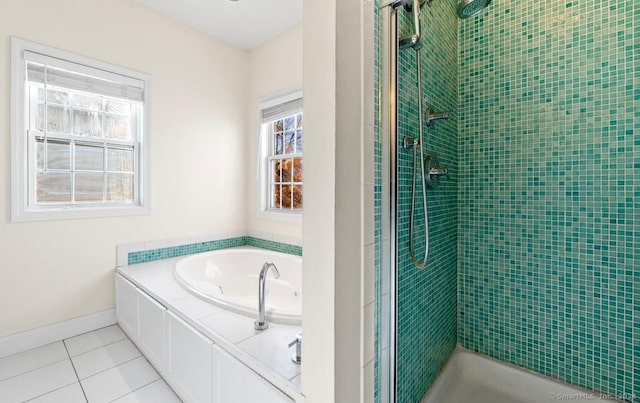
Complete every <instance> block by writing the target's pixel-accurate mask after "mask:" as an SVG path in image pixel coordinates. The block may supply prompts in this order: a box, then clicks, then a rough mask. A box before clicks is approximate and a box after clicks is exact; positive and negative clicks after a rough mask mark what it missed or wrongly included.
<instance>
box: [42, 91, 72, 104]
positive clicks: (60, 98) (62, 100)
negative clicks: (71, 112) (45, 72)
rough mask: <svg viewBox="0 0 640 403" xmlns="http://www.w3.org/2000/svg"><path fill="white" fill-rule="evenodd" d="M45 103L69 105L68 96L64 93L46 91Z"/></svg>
mask: <svg viewBox="0 0 640 403" xmlns="http://www.w3.org/2000/svg"><path fill="white" fill-rule="evenodd" d="M43 91H44V90H43ZM47 101H48V102H53V103H54V104H61V105H69V94H68V93H67V92H64V91H57V90H47Z"/></svg>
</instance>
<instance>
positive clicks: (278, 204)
mask: <svg viewBox="0 0 640 403" xmlns="http://www.w3.org/2000/svg"><path fill="white" fill-rule="evenodd" d="M282 187H283V186H282V185H275V186H274V187H273V207H275V208H282V197H281V196H282V190H283V189H282Z"/></svg>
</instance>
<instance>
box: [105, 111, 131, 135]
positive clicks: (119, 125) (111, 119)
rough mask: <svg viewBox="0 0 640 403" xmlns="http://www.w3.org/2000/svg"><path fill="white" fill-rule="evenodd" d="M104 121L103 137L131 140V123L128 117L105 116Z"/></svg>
mask: <svg viewBox="0 0 640 403" xmlns="http://www.w3.org/2000/svg"><path fill="white" fill-rule="evenodd" d="M104 119H105V120H104V131H105V137H107V138H110V139H118V140H129V139H130V138H131V123H130V122H131V121H130V119H129V118H128V117H126V116H114V115H105V117H104Z"/></svg>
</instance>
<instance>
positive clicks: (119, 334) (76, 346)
mask: <svg viewBox="0 0 640 403" xmlns="http://www.w3.org/2000/svg"><path fill="white" fill-rule="evenodd" d="M126 338H127V336H126V335H125V334H124V332H123V331H122V330H121V329H120V327H118V325H113V326H108V327H104V328H102V329H98V330H95V331H93V332H89V333H85V334H81V335H80V336H76V337H72V338H70V339H66V340H65V341H64V343H65V345H66V346H67V350H69V355H71V356H72V357H73V356H74V355H78V354H82V353H85V352H87V351H90V350H93V349H95V348H98V347H102V346H106V345H107V344H111V343H115V342H116V341H120V340H123V339H126Z"/></svg>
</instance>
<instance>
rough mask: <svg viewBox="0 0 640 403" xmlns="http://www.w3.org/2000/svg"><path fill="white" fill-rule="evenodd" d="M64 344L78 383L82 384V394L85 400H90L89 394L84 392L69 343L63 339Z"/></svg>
mask: <svg viewBox="0 0 640 403" xmlns="http://www.w3.org/2000/svg"><path fill="white" fill-rule="evenodd" d="M62 344H63V345H64V349H65V351H66V352H67V355H68V356H69V361H70V362H71V368H73V373H74V374H76V379H77V380H78V385H80V390H81V391H82V395H83V396H84V400H85V401H86V402H88V401H89V399H88V398H87V394H86V393H85V392H84V387H83V386H82V383H81V382H80V377H79V376H78V371H76V366H75V364H74V363H73V360H72V359H71V354H69V349H68V348H67V344H66V343H65V342H64V340H63V341H62Z"/></svg>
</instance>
